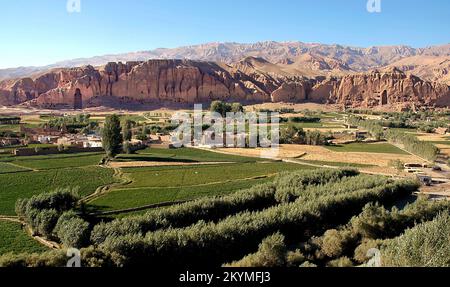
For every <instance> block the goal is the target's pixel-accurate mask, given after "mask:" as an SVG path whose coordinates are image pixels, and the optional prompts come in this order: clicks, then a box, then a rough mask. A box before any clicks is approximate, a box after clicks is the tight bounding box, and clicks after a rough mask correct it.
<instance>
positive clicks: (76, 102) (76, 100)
mask: <svg viewBox="0 0 450 287" xmlns="http://www.w3.org/2000/svg"><path fill="white" fill-rule="evenodd" d="M82 96H83V95H82V94H81V90H80V89H76V90H75V95H74V96H73V108H74V110H81V109H83V97H82Z"/></svg>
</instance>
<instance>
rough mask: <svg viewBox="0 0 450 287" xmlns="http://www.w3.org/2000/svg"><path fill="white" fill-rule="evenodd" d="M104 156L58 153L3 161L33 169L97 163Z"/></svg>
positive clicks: (99, 154)
mask: <svg viewBox="0 0 450 287" xmlns="http://www.w3.org/2000/svg"><path fill="white" fill-rule="evenodd" d="M103 156H104V155H103V153H79V154H56V155H45V156H28V157H14V158H7V159H3V161H7V162H11V163H14V164H17V165H20V166H23V167H27V168H31V169H37V170H47V169H60V168H71V167H83V166H90V165H97V164H98V163H99V162H100V160H101V159H102V157H103Z"/></svg>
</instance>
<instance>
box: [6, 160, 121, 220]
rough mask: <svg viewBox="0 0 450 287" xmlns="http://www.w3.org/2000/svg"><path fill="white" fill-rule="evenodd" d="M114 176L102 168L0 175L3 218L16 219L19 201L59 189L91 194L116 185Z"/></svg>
mask: <svg viewBox="0 0 450 287" xmlns="http://www.w3.org/2000/svg"><path fill="white" fill-rule="evenodd" d="M113 173H114V171H113V170H111V169H106V168H101V167H81V168H71V169H52V170H46V171H33V172H20V173H11V174H0V186H1V187H2V188H1V190H0V214H1V215H15V212H14V206H15V203H16V201H17V199H19V198H29V197H31V196H33V195H35V194H39V193H43V192H49V191H52V190H55V189H56V188H64V187H71V188H79V193H80V195H82V196H85V195H88V194H91V193H93V192H94V191H95V190H96V189H97V188H98V187H99V186H102V185H105V184H108V183H111V182H113V181H114V178H113V177H112V176H113Z"/></svg>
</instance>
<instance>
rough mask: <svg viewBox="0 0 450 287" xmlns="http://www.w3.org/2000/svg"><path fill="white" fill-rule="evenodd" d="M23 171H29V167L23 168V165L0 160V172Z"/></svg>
mask: <svg viewBox="0 0 450 287" xmlns="http://www.w3.org/2000/svg"><path fill="white" fill-rule="evenodd" d="M24 171H30V169H28V168H25V167H20V166H16V165H13V164H11V163H6V162H0V174H4V173H16V172H24Z"/></svg>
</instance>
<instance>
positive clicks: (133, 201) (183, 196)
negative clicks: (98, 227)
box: [90, 178, 271, 211]
mask: <svg viewBox="0 0 450 287" xmlns="http://www.w3.org/2000/svg"><path fill="white" fill-rule="evenodd" d="M270 179H271V178H263V179H250V180H244V181H230V182H223V183H219V184H209V185H202V186H180V187H174V188H164V187H162V188H137V189H117V190H113V191H111V192H110V193H108V194H107V195H105V196H103V197H100V198H98V199H96V200H94V201H93V202H91V206H90V207H91V208H92V209H95V210H99V211H111V210H120V209H127V208H134V207H140V206H146V205H151V204H158V203H163V202H173V201H184V200H191V199H195V198H199V197H202V196H219V195H225V194H228V193H231V192H234V191H237V190H240V189H246V188H249V187H251V186H253V185H257V184H260V183H264V182H267V181H269V180H270Z"/></svg>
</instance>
